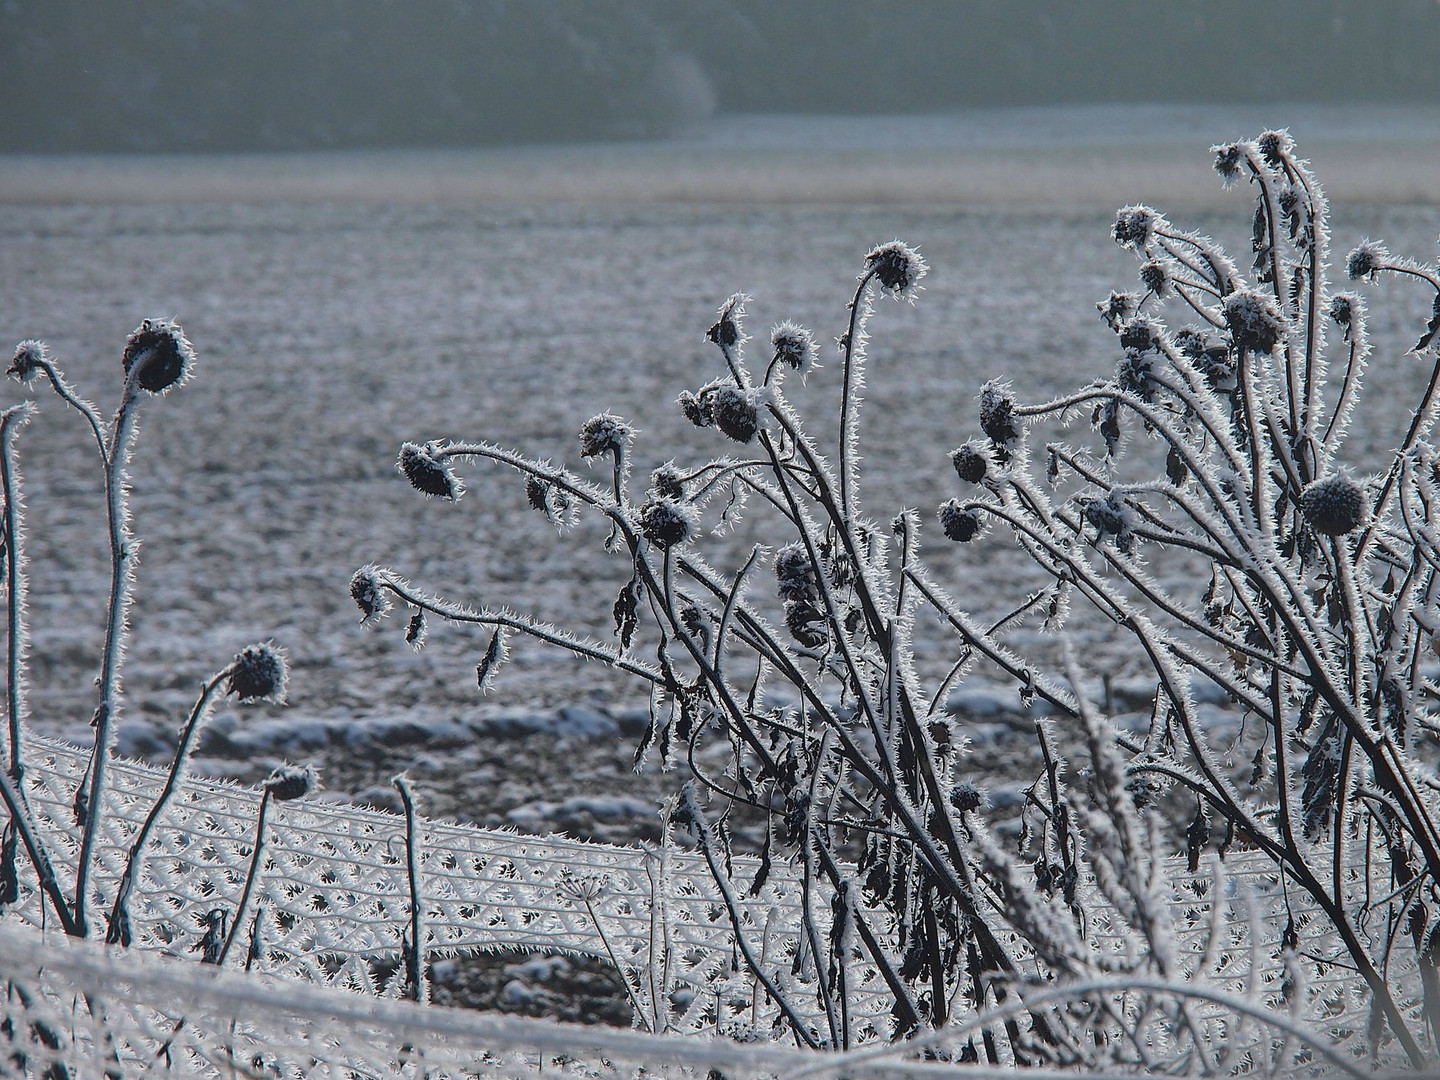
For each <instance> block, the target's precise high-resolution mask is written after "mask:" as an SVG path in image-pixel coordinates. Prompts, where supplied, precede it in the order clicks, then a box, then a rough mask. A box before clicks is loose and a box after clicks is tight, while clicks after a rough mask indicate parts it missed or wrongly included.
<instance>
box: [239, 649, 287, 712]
mask: <svg viewBox="0 0 1440 1080" xmlns="http://www.w3.org/2000/svg"><path fill="white" fill-rule="evenodd" d="M286 674H287V673H286V669H285V654H284V652H282V651H281V650H280V649H279V648H278V647H277V646H276V645H275V644H274V643H273V642H269V641H267V642H263V643H262V644H259V645H250V646H247V647H246V648H244V649H241V650H240V652H239V654H238V655H237V656H236V657H235V659H234V661H233V662H232V663H231V665H230V679H229V681H228V682H227V683H226V684H225V692H226V693H227V694H234V695H235V696H236V697H237V698H238V699H239V700H241V701H246V702H249V701H273V702H275V703H277V704H282V703H283V702H284V701H285V682H286Z"/></svg>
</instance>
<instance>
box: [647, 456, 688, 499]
mask: <svg viewBox="0 0 1440 1080" xmlns="http://www.w3.org/2000/svg"><path fill="white" fill-rule="evenodd" d="M650 490H651V491H652V492H653V493H654V494H655V496H656V497H657V498H661V499H683V498H684V497H685V481H684V479H683V478H682V477H681V475H680V470H679V469H677V468H675V464H674V463H673V462H670V463H667V464H665V465H661V466H660V468H658V469H656V470H655V471H654V472H653V473H651V474H650Z"/></svg>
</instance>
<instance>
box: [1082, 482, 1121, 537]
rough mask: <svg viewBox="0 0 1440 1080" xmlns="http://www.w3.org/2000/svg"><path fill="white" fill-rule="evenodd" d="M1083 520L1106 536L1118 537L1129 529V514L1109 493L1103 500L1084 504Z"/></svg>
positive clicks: (1089, 501) (1092, 500)
mask: <svg viewBox="0 0 1440 1080" xmlns="http://www.w3.org/2000/svg"><path fill="white" fill-rule="evenodd" d="M1083 513H1084V515H1085V520H1086V521H1088V522H1089V523H1090V524H1091V525H1093V526H1095V528H1096V529H1097V530H1099V531H1100V532H1101V533H1103V534H1105V535H1107V536H1120V535H1121V534H1123V533H1125V532H1126V531H1127V530H1128V529H1129V527H1130V512H1129V509H1128V508H1127V507H1126V506H1125V504H1124V503H1123V502H1121V501H1120V500H1119V499H1117V498H1116V497H1115V493H1114V492H1111V493H1110V494H1109V495H1107V496H1105V498H1103V499H1088V500H1086V502H1085V504H1084V510H1083Z"/></svg>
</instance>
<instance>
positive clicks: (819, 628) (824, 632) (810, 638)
mask: <svg viewBox="0 0 1440 1080" xmlns="http://www.w3.org/2000/svg"><path fill="white" fill-rule="evenodd" d="M785 629H787V630H789V631H790V636H791V637H793V638H794V639H795V640H796V641H798V642H799V643H800V644H801V645H803V646H805V648H807V649H818V648H821V647H822V646H824V644H825V643H826V642H827V641H829V640H830V630H829V628H828V627H827V626H826V625H825V616H824V615H822V614H821V613H820V609H819V608H817V607H816V606H815V605H814V604H812V603H811V602H810V601H809V600H787V601H785Z"/></svg>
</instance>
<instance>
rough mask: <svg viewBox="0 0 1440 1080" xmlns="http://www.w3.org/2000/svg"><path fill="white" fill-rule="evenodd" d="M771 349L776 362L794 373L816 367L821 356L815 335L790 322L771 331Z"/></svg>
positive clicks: (783, 323)
mask: <svg viewBox="0 0 1440 1080" xmlns="http://www.w3.org/2000/svg"><path fill="white" fill-rule="evenodd" d="M770 347H771V349H773V350H774V352H773V356H774V359H775V362H776V363H777V364H785V365H787V366H788V367H790V368H791V369H792V370H794V371H804V370H806V369H807V368H810V367H812V366H814V364H815V361H816V359H817V358H818V357H819V355H820V346H819V345H817V344H816V342H815V335H814V334H812V333H811V332H810V331H809V330H807V329H805V327H803V326H797V325H796V324H795V323H793V322H788V321H787V322H782V323H781V324H780V325H779V326H777V327H775V328H774V329H773V330H771V331H770Z"/></svg>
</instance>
